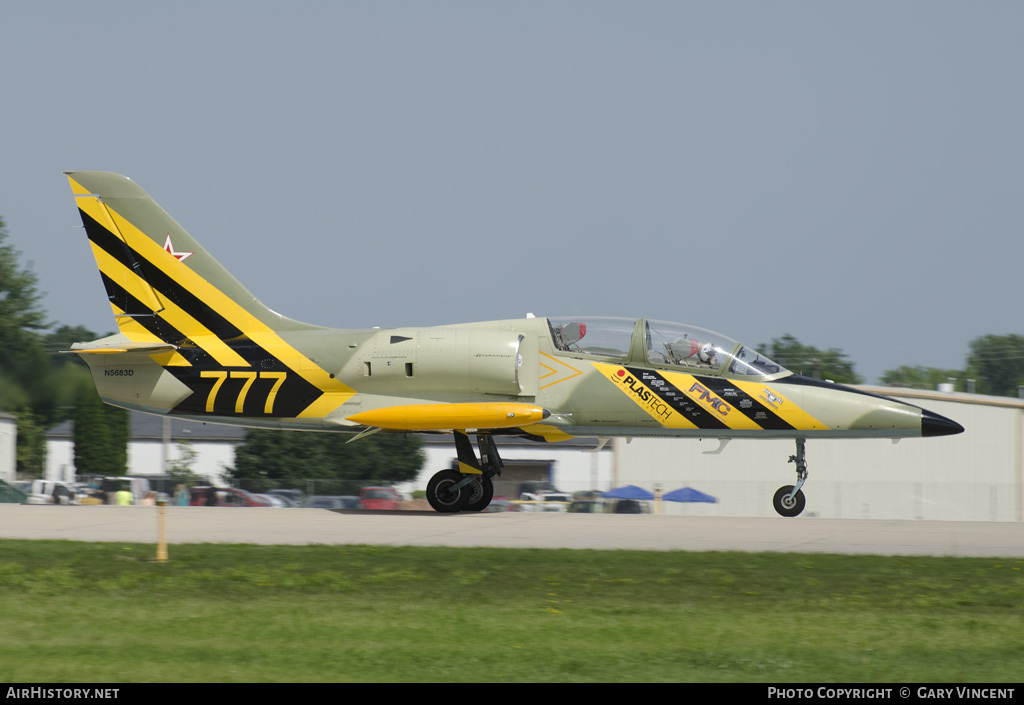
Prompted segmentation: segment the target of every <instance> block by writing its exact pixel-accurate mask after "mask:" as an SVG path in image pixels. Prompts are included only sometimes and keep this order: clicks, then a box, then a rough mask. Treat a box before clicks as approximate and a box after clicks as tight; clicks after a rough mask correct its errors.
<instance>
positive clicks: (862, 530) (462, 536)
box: [0, 504, 1024, 558]
mask: <svg viewBox="0 0 1024 705" xmlns="http://www.w3.org/2000/svg"><path fill="white" fill-rule="evenodd" d="M160 509H161V508H158V507H120V506H105V505H101V506H53V505H23V504H0V538H9V539H55V540H60V539H64V540H70V541H110V542H124V543H153V544H156V542H157V540H158V531H159V521H160V514H159V512H160ZM163 510H164V524H165V527H166V540H167V543H168V544H176V543H178V544H181V543H247V544H290V545H306V544H371V545H389V546H491V547H506V548H573V549H602V550H615V549H626V550H654V551H745V552H759V551H774V552H784V553H844V554H874V555H921V556H976V557H980V556H991V557H1000V558H1024V523H995V522H991V523H989V522H934V521H885V520H860V519H820V518H811V517H808V518H800V517H797V518H795V519H785V518H782V517H770V518H733V517H684V516H658V515H650V514H618V515H617V514H566V513H562V512H496V513H485V514H471V513H464V514H453V515H444V514H434V513H397V512H353V513H340V512H335V511H331V510H326V509H269V508H243V507H165V508H163Z"/></svg>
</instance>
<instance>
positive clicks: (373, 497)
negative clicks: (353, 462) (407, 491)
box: [359, 487, 402, 510]
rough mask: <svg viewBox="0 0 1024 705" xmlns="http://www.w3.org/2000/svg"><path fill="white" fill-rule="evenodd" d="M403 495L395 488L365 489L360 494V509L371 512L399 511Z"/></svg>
mask: <svg viewBox="0 0 1024 705" xmlns="http://www.w3.org/2000/svg"><path fill="white" fill-rule="evenodd" d="M401 501H402V495H400V494H398V492H397V491H396V490H395V489H394V488H393V487H364V488H363V489H362V490H361V491H360V492H359V508H360V509H369V510H393V509H398V503H399V502H401Z"/></svg>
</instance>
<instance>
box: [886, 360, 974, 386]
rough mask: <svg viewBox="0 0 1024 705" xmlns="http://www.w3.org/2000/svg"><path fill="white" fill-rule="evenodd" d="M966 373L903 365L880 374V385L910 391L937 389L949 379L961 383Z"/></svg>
mask: <svg viewBox="0 0 1024 705" xmlns="http://www.w3.org/2000/svg"><path fill="white" fill-rule="evenodd" d="M966 376H967V373H966V372H964V371H963V370H942V369H939V368H937V367H921V366H910V365H903V366H901V367H897V368H896V369H894V370H886V371H885V372H883V373H882V377H881V380H880V381H881V383H882V384H884V385H886V386H889V387H910V388H911V389H937V388H938V386H939V385H940V384H945V383H947V382H949V380H950V379H956V380H959V381H961V382H962V381H963V379H964V378H965V377H966Z"/></svg>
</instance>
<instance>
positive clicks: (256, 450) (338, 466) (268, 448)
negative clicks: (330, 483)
mask: <svg viewBox="0 0 1024 705" xmlns="http://www.w3.org/2000/svg"><path fill="white" fill-rule="evenodd" d="M351 438H352V436H350V435H349V434H347V433H302V432H299V431H265V430H257V429H254V430H250V431H247V432H246V434H245V440H244V441H243V442H242V443H240V444H239V445H238V446H237V447H236V448H235V466H234V467H233V468H228V469H227V472H226V476H227V477H228V478H229V479H230V480H231V481H232V482H235V483H237V484H238V486H240V487H244V488H245V489H248V490H251V491H255V492H260V491H265V490H268V489H273V488H298V489H305V488H306V482H307V481H308V480H311V479H313V480H318V481H322V480H336V481H343V482H344V483H345V485H344V489H343V488H342V486H341V485H338V486H337V488H336V489H335V490H332V491H325V492H321V494H350V493H353V492H354V491H357V490H358V486H359V482H360V481H371V482H381V483H391V482H403V481H407V480H412V479H415V478H416V476H417V474H418V473H419V470H420V468H421V467H423V463H424V461H425V459H426V458H425V454H424V453H423V442H422V440H421V439H420V438H419V436H416V435H413V434H390V433H377V434H375V435H372V436H368V437H366V438H361V439H359V440H357V441H354V442H352V443H347V442H346V441H349V440H351Z"/></svg>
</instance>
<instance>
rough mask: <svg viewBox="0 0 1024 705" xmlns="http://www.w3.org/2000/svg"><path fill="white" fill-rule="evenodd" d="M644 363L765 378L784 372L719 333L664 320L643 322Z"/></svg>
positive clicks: (774, 364)
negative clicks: (645, 353) (645, 350)
mask: <svg viewBox="0 0 1024 705" xmlns="http://www.w3.org/2000/svg"><path fill="white" fill-rule="evenodd" d="M645 324H646V328H647V330H646V340H647V345H646V348H647V362H648V363H649V364H652V365H670V366H673V367H683V368H688V369H695V370H701V369H702V370H706V371H708V372H722V371H728V373H729V374H734V375H750V376H755V377H765V376H768V375H776V374H779V373H780V372H786V371H787V370H786V368H784V367H783V366H782V365H779V364H778V363H775V362H772V361H771V360H769V359H768V358H767V357H765V356H764V355H762V354H761V353H759V352H757V351H756V350H754V349H753V348H749V347H747V346H745V345H742V344H740V343H738V342H736V341H735V340H733V339H732V338H728V337H726V336H724V335H722V334H721V333H714V332H712V331H709V330H704V329H703V328H697V327H695V326H684V325H682V324H680V323H666V322H665V321H645Z"/></svg>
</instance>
